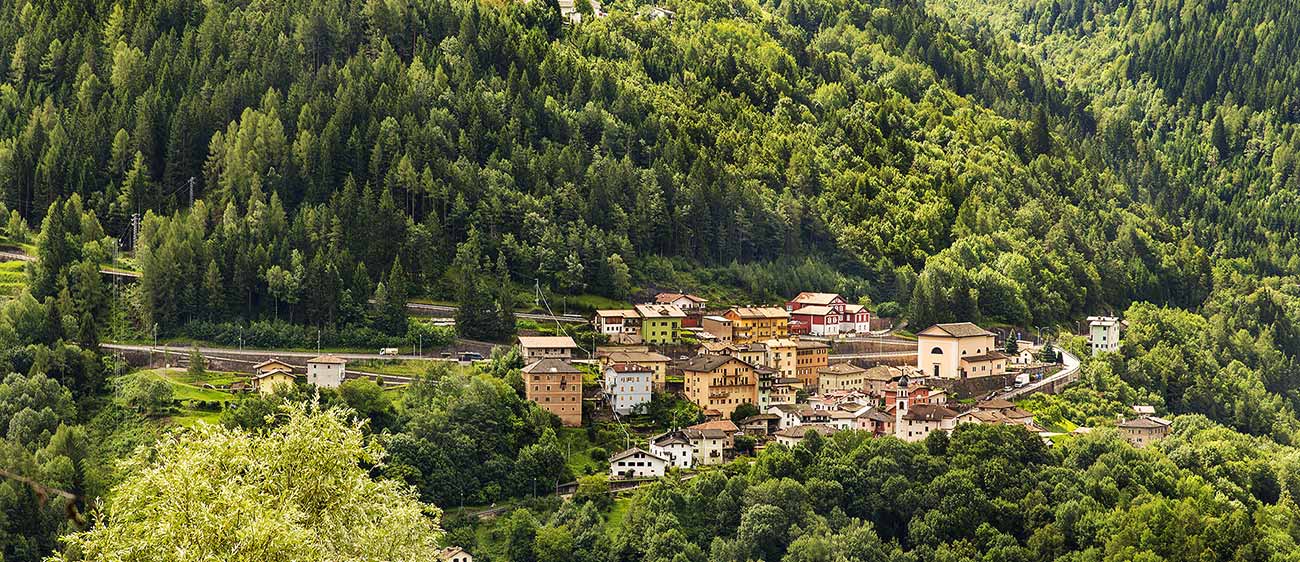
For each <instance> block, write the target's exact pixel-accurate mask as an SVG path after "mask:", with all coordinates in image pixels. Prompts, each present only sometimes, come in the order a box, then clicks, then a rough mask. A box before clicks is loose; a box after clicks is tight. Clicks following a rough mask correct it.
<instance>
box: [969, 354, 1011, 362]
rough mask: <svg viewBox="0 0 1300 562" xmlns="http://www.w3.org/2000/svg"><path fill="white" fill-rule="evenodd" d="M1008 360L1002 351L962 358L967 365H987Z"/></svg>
mask: <svg viewBox="0 0 1300 562" xmlns="http://www.w3.org/2000/svg"><path fill="white" fill-rule="evenodd" d="M1006 358H1007V354H1005V353H1002V352H1001V351H990V352H988V353H982V354H980V355H967V356H965V357H962V358H961V360H962V361H965V362H967V363H985V362H988V361H999V360H1002V359H1006Z"/></svg>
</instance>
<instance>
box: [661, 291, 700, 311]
mask: <svg viewBox="0 0 1300 562" xmlns="http://www.w3.org/2000/svg"><path fill="white" fill-rule="evenodd" d="M708 302H709V301H708V299H704V298H701V297H697V296H695V295H692V294H688V293H659V294H657V295H655V304H667V305H671V306H675V307H677V308H679V309H681V310H682V311H683V312H688V313H689V312H699V311H702V310H704V305H705V304H708Z"/></svg>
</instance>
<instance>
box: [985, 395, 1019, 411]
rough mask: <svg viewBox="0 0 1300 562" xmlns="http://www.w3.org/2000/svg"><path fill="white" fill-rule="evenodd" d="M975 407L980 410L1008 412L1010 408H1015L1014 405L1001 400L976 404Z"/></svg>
mask: <svg viewBox="0 0 1300 562" xmlns="http://www.w3.org/2000/svg"><path fill="white" fill-rule="evenodd" d="M975 407H976V408H979V409H981V410H1010V409H1011V408H1015V407H1016V405H1015V404H1012V403H1011V402H1008V401H1006V400H1003V399H1001V398H995V399H993V400H984V401H982V402H976V403H975Z"/></svg>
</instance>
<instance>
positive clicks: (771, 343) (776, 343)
mask: <svg viewBox="0 0 1300 562" xmlns="http://www.w3.org/2000/svg"><path fill="white" fill-rule="evenodd" d="M763 345H766V346H768V347H798V346H799V343H798V342H796V341H794V340H792V339H790V338H773V339H770V340H766V341H764V342H763Z"/></svg>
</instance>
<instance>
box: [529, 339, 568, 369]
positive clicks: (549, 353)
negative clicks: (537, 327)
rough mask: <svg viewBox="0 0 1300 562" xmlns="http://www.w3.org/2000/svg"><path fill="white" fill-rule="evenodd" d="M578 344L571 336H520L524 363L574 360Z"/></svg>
mask: <svg viewBox="0 0 1300 562" xmlns="http://www.w3.org/2000/svg"><path fill="white" fill-rule="evenodd" d="M576 349H578V343H577V342H575V341H573V338H571V337H569V336H519V350H520V352H521V355H523V356H524V363H525V364H527V363H532V362H534V361H537V360H538V359H572V358H573V352H574V350H576Z"/></svg>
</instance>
